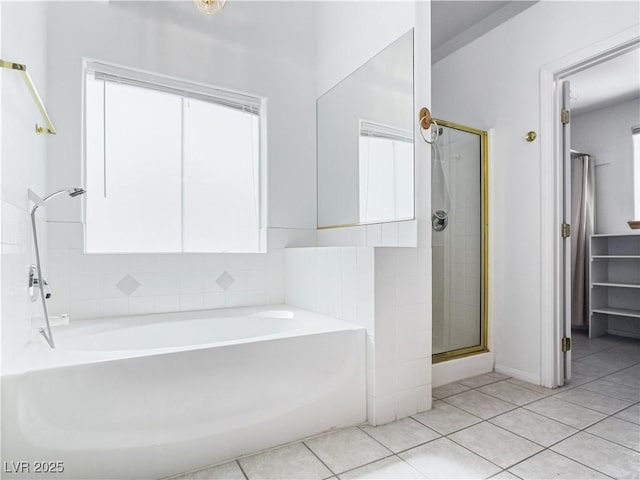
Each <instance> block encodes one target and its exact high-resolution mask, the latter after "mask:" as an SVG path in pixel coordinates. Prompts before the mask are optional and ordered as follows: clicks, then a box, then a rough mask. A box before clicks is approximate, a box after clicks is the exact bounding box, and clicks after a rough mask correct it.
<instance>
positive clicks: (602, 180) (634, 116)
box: [570, 98, 640, 233]
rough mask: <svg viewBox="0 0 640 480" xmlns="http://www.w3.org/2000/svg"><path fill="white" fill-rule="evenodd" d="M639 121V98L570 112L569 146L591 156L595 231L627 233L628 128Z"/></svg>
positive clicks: (630, 197) (630, 207) (629, 194)
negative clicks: (571, 114) (592, 158)
mask: <svg viewBox="0 0 640 480" xmlns="http://www.w3.org/2000/svg"><path fill="white" fill-rule="evenodd" d="M639 124H640V99H637V98H636V99H634V100H631V101H626V102H623V103H619V104H617V105H612V106H609V107H606V108H601V109H598V110H594V111H590V112H587V113H584V114H581V115H574V116H573V118H572V119H571V124H570V125H571V148H574V149H575V150H578V151H581V152H585V153H588V154H590V155H593V156H594V157H595V165H596V169H595V180H596V186H595V202H596V229H595V230H596V231H595V233H629V232H630V231H631V230H629V225H628V224H627V222H628V221H629V220H633V219H634V212H633V142H632V139H631V127H633V126H635V125H639Z"/></svg>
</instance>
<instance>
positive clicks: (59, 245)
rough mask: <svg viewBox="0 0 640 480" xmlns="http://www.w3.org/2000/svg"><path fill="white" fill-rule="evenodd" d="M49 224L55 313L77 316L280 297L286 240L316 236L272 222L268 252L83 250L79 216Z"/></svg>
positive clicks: (181, 308)
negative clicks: (278, 225)
mask: <svg viewBox="0 0 640 480" xmlns="http://www.w3.org/2000/svg"><path fill="white" fill-rule="evenodd" d="M48 226H49V266H48V269H47V272H46V273H47V275H48V279H49V283H50V285H51V288H52V292H53V297H52V299H51V300H50V302H49V309H50V313H51V314H52V315H60V314H63V313H64V314H68V315H69V316H70V318H71V319H72V320H73V319H86V318H96V317H106V316H112V315H136V314H145V313H154V312H176V311H187V310H202V309H210V308H221V307H236V306H247V305H265V304H278V303H282V302H283V301H284V297H285V293H284V247H285V246H287V245H314V244H315V241H316V238H315V230H295V229H275V228H272V229H269V233H268V242H269V252H268V253H266V254H113V255H109V254H85V253H84V252H83V243H82V242H83V236H82V224H80V223H71V222H68V223H67V222H49V224H48Z"/></svg>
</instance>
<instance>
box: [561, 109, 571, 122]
mask: <svg viewBox="0 0 640 480" xmlns="http://www.w3.org/2000/svg"><path fill="white" fill-rule="evenodd" d="M570 120H571V112H570V111H569V110H568V109H566V108H563V109H562V110H560V121H561V122H562V123H563V124H567V123H569V121H570Z"/></svg>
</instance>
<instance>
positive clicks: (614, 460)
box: [516, 432, 640, 479]
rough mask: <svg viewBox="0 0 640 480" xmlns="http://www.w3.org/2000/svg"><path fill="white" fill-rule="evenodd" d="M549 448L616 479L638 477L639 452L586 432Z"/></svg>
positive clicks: (639, 469) (639, 472)
mask: <svg viewBox="0 0 640 480" xmlns="http://www.w3.org/2000/svg"><path fill="white" fill-rule="evenodd" d="M551 449H552V450H554V451H555V452H558V453H560V454H562V455H564V456H565V457H569V458H571V459H572V460H575V461H576V462H579V463H582V464H583V465H587V466H588V467H591V468H593V469H595V470H598V471H600V472H602V473H606V474H607V475H609V476H611V477H614V478H617V479H627V478H640V453H638V452H634V451H633V450H629V449H628V448H624V447H621V446H620V445H616V444H615V443H611V442H609V441H607V440H603V439H601V438H598V437H595V436H593V435H590V434H588V433H584V432H580V433H578V434H576V435H574V436H573V437H569V438H567V439H566V440H563V441H562V442H560V443H559V444H557V445H555V446H553V447H552V448H551ZM516 475H517V474H516Z"/></svg>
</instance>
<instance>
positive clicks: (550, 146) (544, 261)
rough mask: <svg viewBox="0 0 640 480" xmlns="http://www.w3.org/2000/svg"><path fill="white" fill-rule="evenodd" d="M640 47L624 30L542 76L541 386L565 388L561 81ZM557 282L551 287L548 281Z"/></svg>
mask: <svg viewBox="0 0 640 480" xmlns="http://www.w3.org/2000/svg"><path fill="white" fill-rule="evenodd" d="M638 45H640V35H639V34H638V28H637V27H633V28H630V29H628V30H624V31H622V32H620V33H618V34H616V35H614V36H612V37H609V38H607V39H605V40H603V41H600V42H597V43H594V44H593V45H590V46H589V47H586V48H584V49H581V50H578V51H577V52H574V53H572V54H571V55H568V56H566V57H564V58H562V59H560V60H557V61H555V62H553V63H550V64H547V65H545V66H543V67H542V68H541V70H540V137H539V138H540V153H541V162H540V213H541V225H540V235H541V237H540V253H541V257H540V258H541V265H540V271H541V285H540V290H541V298H540V308H541V315H542V322H541V325H542V326H541V332H540V336H541V352H540V353H541V362H540V379H541V382H542V385H543V386H545V387H549V388H553V387H557V386H559V385H562V384H563V383H564V365H563V357H562V352H561V346H560V342H561V339H562V308H563V298H562V249H561V246H562V238H561V231H560V228H561V227H560V224H561V223H562V200H563V197H562V195H563V189H562V179H563V176H562V135H561V133H562V124H561V122H560V108H561V106H560V105H561V104H560V94H559V91H558V90H559V89H558V85H559V83H560V82H559V81H560V80H562V79H563V78H566V77H567V76H569V75H571V74H574V73H577V72H579V71H581V70H585V69H587V68H589V67H592V66H594V65H597V64H599V63H602V62H604V61H606V60H609V59H611V58H613V57H616V56H618V55H620V54H622V53H625V52H627V51H629V50H631V49H633V48H637V47H638ZM549 280H552V281H549Z"/></svg>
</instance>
